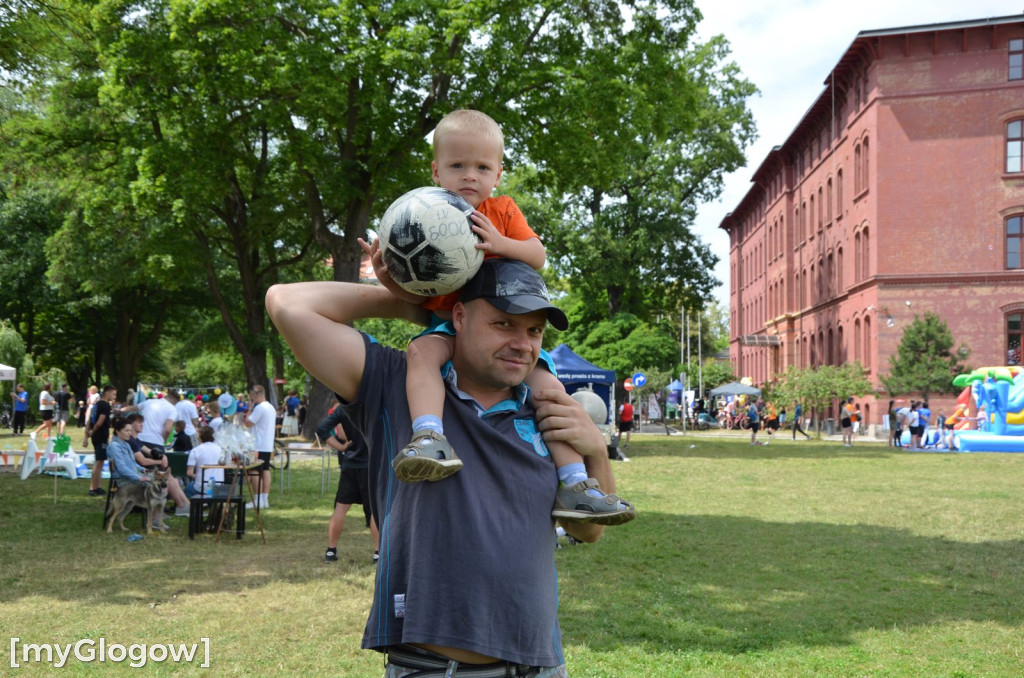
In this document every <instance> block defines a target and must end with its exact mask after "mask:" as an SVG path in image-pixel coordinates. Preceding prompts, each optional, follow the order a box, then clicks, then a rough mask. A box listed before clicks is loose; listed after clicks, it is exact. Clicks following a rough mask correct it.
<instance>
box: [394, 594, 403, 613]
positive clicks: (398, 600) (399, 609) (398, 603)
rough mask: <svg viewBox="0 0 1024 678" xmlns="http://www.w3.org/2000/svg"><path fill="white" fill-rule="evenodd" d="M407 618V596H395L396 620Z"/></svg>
mask: <svg viewBox="0 0 1024 678" xmlns="http://www.w3.org/2000/svg"><path fill="white" fill-rule="evenodd" d="M404 616H405V594H404V593H396V594H395V619H401V618H402V617H404Z"/></svg>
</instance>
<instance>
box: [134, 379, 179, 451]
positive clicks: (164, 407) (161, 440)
mask: <svg viewBox="0 0 1024 678" xmlns="http://www.w3.org/2000/svg"><path fill="white" fill-rule="evenodd" d="M177 402H178V394H177V393H175V392H174V391H169V392H168V393H167V396H166V397H164V398H150V399H149V400H147V401H145V402H143V403H142V404H141V405H139V412H141V413H142V416H143V417H144V419H143V422H142V432H141V433H139V440H141V441H142V442H144V443H146V446H147V447H149V448H150V449H152V450H154V451H157V452H166V451H167V437H168V436H169V435H171V431H173V430H174V420H175V419H176V418H177V414H178V413H177V410H176V409H175V407H174V405H175V403H177Z"/></svg>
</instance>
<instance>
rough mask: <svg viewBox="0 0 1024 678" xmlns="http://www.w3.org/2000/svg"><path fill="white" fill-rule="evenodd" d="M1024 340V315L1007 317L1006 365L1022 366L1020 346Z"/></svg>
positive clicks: (1016, 314)
mask: <svg viewBox="0 0 1024 678" xmlns="http://www.w3.org/2000/svg"><path fill="white" fill-rule="evenodd" d="M1022 339H1024V313H1012V314H1010V315H1008V316H1006V364H1007V365H1020V344H1021V340H1022Z"/></svg>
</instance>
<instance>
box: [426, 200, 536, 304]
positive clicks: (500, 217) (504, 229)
mask: <svg viewBox="0 0 1024 678" xmlns="http://www.w3.org/2000/svg"><path fill="white" fill-rule="evenodd" d="M476 209H477V211H478V212H482V213H483V215H484V216H486V217H487V218H488V219H490V220H491V223H492V224H494V228H496V229H497V230H498V233H501V234H502V235H503V236H505V237H506V238H512V239H513V240H529V239H530V238H536V237H537V234H536V233H534V232H533V229H532V228H530V225H529V224H527V223H526V217H524V216H523V213H522V212H520V211H519V207H518V206H517V205H516V203H515V201H514V200H512V198H510V197H508V196H507V195H499V196H497V197H493V198H487V200H484V201H483V202H482V203H480V206H479V207H477V208H476ZM494 256H495V255H493V254H491V253H490V252H485V253H484V258H485V259H491V258H493V257H494ZM458 300H459V293H458V292H452V293H451V294H445V295H442V296H440V297H430V298H429V299H427V300H426V301H424V302H423V304H422V306H423V308H425V309H427V310H428V311H435V312H436V311H450V310H451V309H452V307H453V306H455V302H456V301H458Z"/></svg>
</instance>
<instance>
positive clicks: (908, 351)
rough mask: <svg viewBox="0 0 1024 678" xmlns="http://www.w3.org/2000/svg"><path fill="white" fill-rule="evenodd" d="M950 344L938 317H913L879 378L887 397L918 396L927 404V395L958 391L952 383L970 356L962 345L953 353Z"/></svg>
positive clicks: (933, 314)
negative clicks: (907, 394)
mask: <svg viewBox="0 0 1024 678" xmlns="http://www.w3.org/2000/svg"><path fill="white" fill-rule="evenodd" d="M953 343H954V342H953V333H952V332H950V330H949V326H948V325H947V324H946V323H945V321H944V320H942V318H941V317H939V315H938V314H936V313H932V312H931V311H929V312H926V313H925V314H924V315H923V316H917V315H915V316H914V321H913V322H912V323H910V325H908V326H907V328H906V329H905V330H903V338H902V339H900V344H899V346H897V347H896V354H895V355H891V356H889V374H888V375H887V376H884V377H882V378H881V380H882V383H883V384H885V388H886V389H887V390H888V391H889V395H892V396H895V395H898V394H904V393H920V394H921V397H922V398H923V399H924V400H927V399H928V395H929V394H930V393H953V392H955V391H957V390H959V389H957V388H956V387H955V386H953V379H954V378H956V376H957V375H958V374H961V373H963V372H969V371H970V370H969V368H967V367H966V366H965V365H964V364H963V363H962V362H961V361H962V360H965V359H966V358H967V357H968V356H969V355H970V353H971V352H970V350H969V349H968V348H967V346H966V345H964V344H961V345H960V347H959V348H958V349H956V351H955V352H954V351H953Z"/></svg>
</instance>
